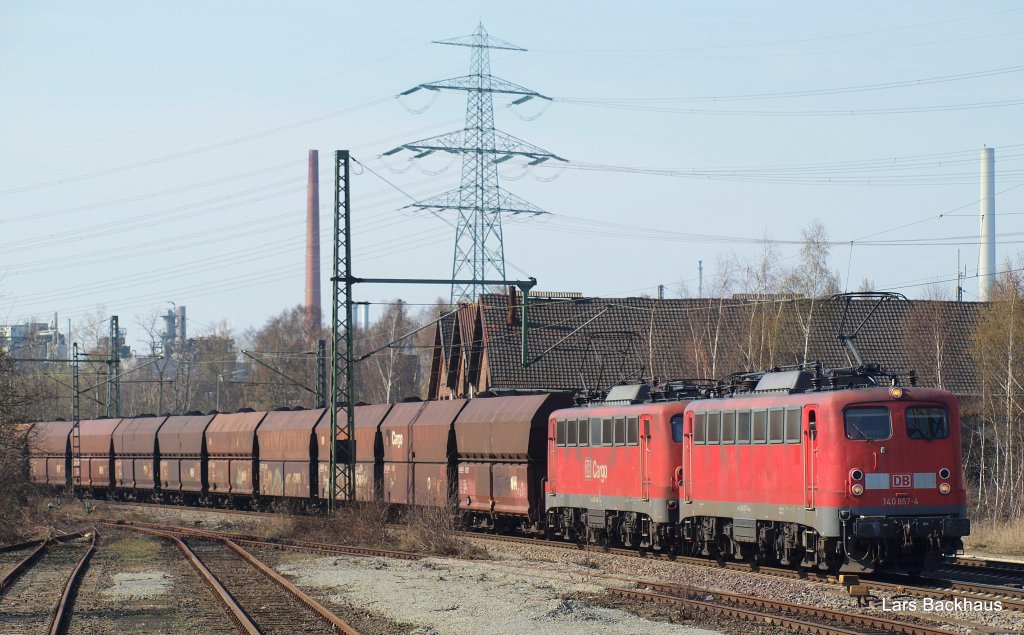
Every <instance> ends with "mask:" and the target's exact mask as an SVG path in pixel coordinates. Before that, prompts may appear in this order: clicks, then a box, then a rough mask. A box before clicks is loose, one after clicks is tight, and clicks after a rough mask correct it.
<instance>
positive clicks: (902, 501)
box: [882, 496, 918, 506]
mask: <svg viewBox="0 0 1024 635" xmlns="http://www.w3.org/2000/svg"><path fill="white" fill-rule="evenodd" d="M917 502H918V500H917V497H916V496H915V497H913V498H911V497H910V496H895V497H892V498H883V499H882V504H883V505H896V506H898V505H917Z"/></svg>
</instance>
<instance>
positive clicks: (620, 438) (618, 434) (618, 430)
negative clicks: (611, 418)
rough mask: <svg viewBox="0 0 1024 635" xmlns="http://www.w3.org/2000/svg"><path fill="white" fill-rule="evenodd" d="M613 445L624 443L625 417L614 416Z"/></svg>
mask: <svg viewBox="0 0 1024 635" xmlns="http://www.w3.org/2000/svg"><path fill="white" fill-rule="evenodd" d="M615 445H626V419H625V418H624V417H615Z"/></svg>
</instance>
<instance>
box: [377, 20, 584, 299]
mask: <svg viewBox="0 0 1024 635" xmlns="http://www.w3.org/2000/svg"><path fill="white" fill-rule="evenodd" d="M435 44H448V45H452V46H465V47H469V48H470V49H471V53H472V55H471V60H472V61H471V64H470V73H469V75H464V76H462V77H455V78H452V79H444V80H440V81H436V82H430V83H427V84H420V85H419V86H415V87H413V88H410V89H409V90H407V91H405V92H403V93H401V95H400V96H402V95H409V94H411V93H414V92H416V91H418V90H433V91H439V90H457V91H463V92H465V93H466V126H465V128H464V129H462V130H457V131H453V132H448V133H445V134H442V135H438V136H436V137H430V138H427V139H421V140H419V141H414V142H412V143H407V144H405V145H402V146H400V147H398V148H395V149H393V150H389V151H388V152H385V153H384V154H385V156H388V155H392V154H396V153H398V152H400V151H402V150H409V151H410V152H413V153H414V156H413V158H416V159H418V158H422V157H425V156H427V155H429V154H433V153H434V152H448V153H450V154H457V155H461V156H462V181H461V184H460V185H459V187H458V188H456V189H454V190H449V191H447V192H445V193H443V194H439V195H437V196H433V197H431V198H428V199H426V200H423V201H419V202H416V203H413V204H412V205H410V206H409V207H413V208H417V209H422V210H430V211H444V210H451V211H454V212H455V213H456V214H457V217H458V220H457V223H456V227H455V257H454V261H453V263H452V279H453V280H458V279H469V280H473V281H474V283H473V284H453V285H452V292H451V302H452V304H455V303H456V302H459V301H468V302H476V300H477V298H478V297H479V295H480V294H481V293H483V292H484V291H486V289H485V285H483V284H479V283H477V282H476V281H483V280H488V279H492V280H504V279H505V245H504V239H503V237H502V230H501V217H502V214H530V215H539V214H546V213H547V212H545V211H544V210H542V209H540V208H539V207H537V206H535V205H533V204H532V203H529V202H527V201H525V200H523V199H521V198H519V197H518V196H516V195H514V194H512V193H510V192H508V191H506V190H503V189H502V188H501V186H500V185H499V184H498V164H499V163H502V162H504V161H508V160H510V159H515V158H519V159H522V160H525V161H526V163H527V165H537V164H540V163H543V162H545V161H548V160H551V159H554V160H557V161H565V159H563V158H561V157H559V156H556V155H554V154H552V153H550V152H548V151H547V150H543V149H541V148H538V147H537V146H535V145H531V144H529V143H527V142H525V141H523V140H521V139H517V138H516V137H513V136H512V135H510V134H506V133H504V132H501V131H499V130H495V128H494V104H493V97H494V95H495V94H499V95H512V96H517V97H516V99H515V100H514V101H513V102H512V103H513V104H522V103H524V102H526V101H529V100H530V99H545V100H548V101H551V98H550V97H545V96H544V95H541V94H540V93H537V92H535V91H532V90H530V89H528V88H524V87H522V86H519V85H517V84H513V83H512V82H508V81H505V80H503V79H499V78H497V77H494V76H493V75H491V61H490V49H500V50H506V51H525V50H526V49H524V48H522V47H519V46H516V45H514V44H511V43H509V42H506V41H504V40H499V39H498V38H495V37H492V36H490V35H488V34H487V31H486V30H484V26H483V24H480V25H479V26H478V27H477V30H476V32H474V33H473V34H472V35H467V36H463V37H458V38H453V39H450V40H440V41H435Z"/></svg>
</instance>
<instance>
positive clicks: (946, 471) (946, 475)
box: [939, 467, 949, 480]
mask: <svg viewBox="0 0 1024 635" xmlns="http://www.w3.org/2000/svg"><path fill="white" fill-rule="evenodd" d="M939 478H941V479H942V480H946V479H947V478H949V468H948V467H944V468H942V469H941V470H939Z"/></svg>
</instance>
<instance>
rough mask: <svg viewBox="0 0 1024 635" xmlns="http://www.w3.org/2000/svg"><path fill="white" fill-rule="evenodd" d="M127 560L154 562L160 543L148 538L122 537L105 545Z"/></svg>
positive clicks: (157, 556)
mask: <svg viewBox="0 0 1024 635" xmlns="http://www.w3.org/2000/svg"><path fill="white" fill-rule="evenodd" d="M106 548H107V549H109V550H110V551H112V552H114V553H116V554H117V555H118V556H120V557H121V558H122V559H123V560H126V561H128V562H155V561H156V560H157V559H158V558H159V554H160V543H159V542H156V541H155V540H151V539H148V538H136V537H124V538H121V539H119V540H116V541H114V542H113V543H111V544H110V545H107V547H106Z"/></svg>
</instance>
